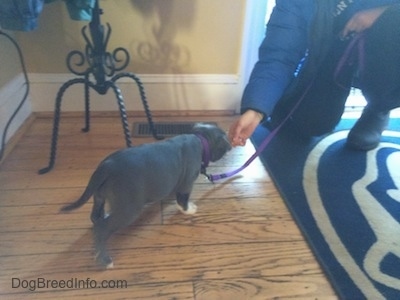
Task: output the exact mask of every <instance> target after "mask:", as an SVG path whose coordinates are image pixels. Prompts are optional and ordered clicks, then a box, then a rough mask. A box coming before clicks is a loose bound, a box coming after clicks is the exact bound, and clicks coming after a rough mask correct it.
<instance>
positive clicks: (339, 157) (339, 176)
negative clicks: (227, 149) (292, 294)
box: [252, 119, 400, 300]
mask: <svg viewBox="0 0 400 300" xmlns="http://www.w3.org/2000/svg"><path fill="white" fill-rule="evenodd" d="M354 122H355V120H343V121H342V122H341V123H340V124H339V126H338V129H337V131H336V132H334V133H332V134H330V135H328V136H325V137H323V138H315V139H311V140H304V139H301V138H298V137H296V136H295V135H294V134H293V133H291V132H288V131H286V130H283V131H282V132H280V133H279V135H278V136H276V137H275V138H274V139H273V140H272V142H271V143H270V144H269V145H268V146H267V149H266V150H265V151H264V152H263V153H262V155H261V157H260V158H261V160H262V161H263V163H264V165H265V167H266V169H267V170H268V172H269V174H270V175H271V177H272V178H273V180H274V182H275V184H276V186H277V187H278V189H279V191H280V193H281V195H282V198H283V199H284V200H285V203H286V204H287V206H288V208H289V210H290V211H291V213H292V215H293V217H294V218H295V220H296V222H297V224H298V225H299V227H300V228H301V230H302V232H303V234H304V236H305V237H306V239H307V241H308V243H309V245H310V247H311V248H312V249H313V251H314V254H315V255H316V257H317V259H318V260H319V262H320V264H321V265H322V267H323V269H324V270H325V272H326V274H327V276H328V278H329V279H330V281H331V283H332V285H333V286H334V288H335V290H336V291H337V293H338V296H339V297H340V298H341V299H351V300H354V299H374V300H376V299H400V119H391V121H390V125H389V129H388V130H387V131H385V132H384V134H383V138H382V143H381V144H380V146H379V147H378V148H377V149H374V150H372V151H368V152H359V151H351V150H349V149H347V148H346V147H345V141H346V137H347V134H348V129H349V128H351V126H352V125H353V124H354ZM268 133H269V132H268V130H267V129H266V128H264V127H262V126H259V128H257V130H256V132H255V134H254V135H253V137H252V142H253V143H254V144H255V146H256V147H257V146H258V145H259V144H260V143H261V142H262V140H263V139H264V138H265V136H267V134H268Z"/></svg>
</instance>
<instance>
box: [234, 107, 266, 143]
mask: <svg viewBox="0 0 400 300" xmlns="http://www.w3.org/2000/svg"><path fill="white" fill-rule="evenodd" d="M262 119H263V114H262V113H259V112H257V111H254V110H247V111H246V112H245V113H244V114H243V115H241V116H240V117H239V118H238V119H237V120H236V121H235V122H234V123H233V124H232V125H231V127H230V128H229V134H228V136H229V140H230V142H231V144H232V146H233V147H236V146H244V145H245V144H246V141H247V139H248V138H249V137H250V136H251V135H252V134H253V132H254V130H255V129H256V127H257V125H258V124H260V122H261V120H262Z"/></svg>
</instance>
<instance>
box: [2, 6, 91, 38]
mask: <svg viewBox="0 0 400 300" xmlns="http://www.w3.org/2000/svg"><path fill="white" fill-rule="evenodd" d="M54 1H57V0H0V28H2V29H7V30H18V31H31V30H34V29H36V28H37V27H38V19H39V15H40V13H41V12H42V10H43V5H44V4H45V3H51V2H54ZM63 1H64V2H65V4H66V6H67V10H68V14H69V16H70V18H71V19H72V20H76V21H90V20H91V19H92V9H93V8H94V5H95V1H96V0H63Z"/></svg>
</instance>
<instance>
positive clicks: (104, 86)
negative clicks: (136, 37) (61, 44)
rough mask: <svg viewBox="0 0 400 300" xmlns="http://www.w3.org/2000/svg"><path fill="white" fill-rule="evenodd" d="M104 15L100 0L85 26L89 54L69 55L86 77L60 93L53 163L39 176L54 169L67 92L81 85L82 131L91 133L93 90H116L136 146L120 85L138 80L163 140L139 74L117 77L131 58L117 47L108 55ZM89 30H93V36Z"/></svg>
mask: <svg viewBox="0 0 400 300" xmlns="http://www.w3.org/2000/svg"><path fill="white" fill-rule="evenodd" d="M102 13H103V11H102V9H100V7H99V1H98V0H97V1H96V2H95V7H94V8H93V12H92V20H91V21H90V23H89V28H88V26H84V27H83V28H82V30H81V33H82V36H83V38H84V40H85V42H86V49H85V53H82V52H81V51H78V50H74V51H71V52H70V53H69V54H68V55H67V59H66V64H67V67H68V69H69V71H70V72H71V73H73V74H75V75H78V76H82V77H79V78H74V79H71V80H69V81H67V82H65V83H64V84H63V85H62V86H61V87H60V89H59V91H58V93H57V96H56V103H55V110H54V119H53V133H52V139H51V148H50V158H49V164H48V166H47V167H46V168H43V169H41V170H39V174H44V173H47V172H49V171H50V170H51V169H52V168H53V167H54V164H55V159H56V152H57V140H58V130H59V123H60V112H61V101H62V98H63V95H64V93H65V91H66V90H67V89H68V88H69V87H71V86H73V85H75V84H78V83H80V84H83V85H84V93H85V127H84V128H82V131H83V132H88V131H89V130H90V99H89V90H90V88H92V89H94V90H95V91H96V92H97V93H99V94H100V95H105V94H106V93H107V92H108V90H109V89H112V90H113V92H114V94H115V96H116V98H117V101H118V107H119V112H120V116H121V121H122V127H123V131H124V136H125V141H126V145H127V147H131V146H132V142H131V134H130V130H129V124H128V120H127V113H126V109H125V103H124V99H123V97H122V93H121V90H120V89H119V88H118V86H117V85H116V81H117V80H118V79H120V78H123V77H127V78H131V79H132V80H134V82H135V83H136V85H137V87H138V89H139V94H140V97H141V100H142V104H143V107H144V110H145V113H146V117H147V121H148V123H149V127H150V130H151V132H152V135H153V137H154V138H155V139H161V137H159V136H158V135H157V133H156V130H155V126H154V123H153V120H152V116H151V112H150V109H149V105H148V103H147V99H146V94H145V91H144V87H143V84H142V82H141V81H140V79H139V78H138V77H137V76H136V75H135V74H133V73H129V72H121V73H118V74H116V72H117V71H121V70H123V69H124V68H125V67H126V66H127V65H128V63H129V60H130V57H129V53H128V51H127V50H126V49H125V48H122V47H119V48H116V49H115V50H114V51H113V52H112V53H110V52H107V44H108V41H109V39H110V35H111V26H110V24H108V23H107V24H106V25H107V27H105V26H104V25H102V24H101V21H100V15H101V14H102ZM87 31H89V35H88V33H87ZM121 55H122V56H124V59H121V58H119V57H120V56H121ZM73 59H76V60H75V61H76V63H75V65H74V66H73V64H72V60H73ZM86 65H88V67H87V68H86V69H84V70H83V71H79V70H77V68H79V67H85V66H86ZM91 78H94V82H93V81H91Z"/></svg>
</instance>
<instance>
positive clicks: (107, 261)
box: [95, 253, 114, 270]
mask: <svg viewBox="0 0 400 300" xmlns="http://www.w3.org/2000/svg"><path fill="white" fill-rule="evenodd" d="M95 260H96V262H97V263H98V264H99V265H100V266H101V267H103V268H105V269H107V270H108V269H112V268H114V262H113V260H112V258H111V257H110V256H109V255H106V254H101V253H97V254H96V256H95Z"/></svg>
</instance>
